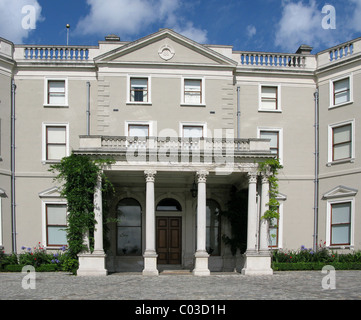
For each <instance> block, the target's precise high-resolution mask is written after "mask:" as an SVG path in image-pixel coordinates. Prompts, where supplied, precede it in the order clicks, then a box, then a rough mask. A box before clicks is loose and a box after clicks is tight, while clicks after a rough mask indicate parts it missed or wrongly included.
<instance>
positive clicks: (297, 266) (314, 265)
mask: <svg viewBox="0 0 361 320" xmlns="http://www.w3.org/2000/svg"><path fill="white" fill-rule="evenodd" d="M325 266H333V267H334V268H335V270H361V263H360V262H329V263H322V262H296V263H288V262H273V263H272V269H273V270H274V271H302V270H322V268H323V267H325Z"/></svg>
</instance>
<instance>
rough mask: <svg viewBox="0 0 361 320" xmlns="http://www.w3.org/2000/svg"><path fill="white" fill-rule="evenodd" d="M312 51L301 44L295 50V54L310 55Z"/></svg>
mask: <svg viewBox="0 0 361 320" xmlns="http://www.w3.org/2000/svg"><path fill="white" fill-rule="evenodd" d="M312 49H313V48H312V47H310V46H308V45H306V44H303V45H301V46H300V47H299V48H298V49H297V51H296V53H297V54H311V51H312Z"/></svg>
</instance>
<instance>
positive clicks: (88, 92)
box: [86, 81, 90, 136]
mask: <svg viewBox="0 0 361 320" xmlns="http://www.w3.org/2000/svg"><path fill="white" fill-rule="evenodd" d="M86 89H87V101H86V104H87V110H86V134H87V136H89V135H90V82H89V81H88V82H87V83H86Z"/></svg>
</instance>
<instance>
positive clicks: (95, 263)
mask: <svg viewBox="0 0 361 320" xmlns="http://www.w3.org/2000/svg"><path fill="white" fill-rule="evenodd" d="M78 258H79V268H78V271H77V275H78V276H96V277H98V276H107V275H108V270H107V269H106V268H105V258H106V254H104V252H93V253H82V254H78Z"/></svg>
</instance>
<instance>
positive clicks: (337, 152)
mask: <svg viewBox="0 0 361 320" xmlns="http://www.w3.org/2000/svg"><path fill="white" fill-rule="evenodd" d="M353 158H354V121H349V122H344V123H340V124H334V125H330V126H329V162H333V161H342V160H351V159H353Z"/></svg>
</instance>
